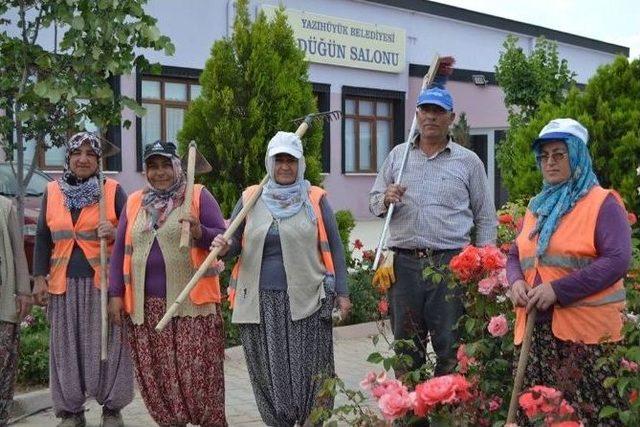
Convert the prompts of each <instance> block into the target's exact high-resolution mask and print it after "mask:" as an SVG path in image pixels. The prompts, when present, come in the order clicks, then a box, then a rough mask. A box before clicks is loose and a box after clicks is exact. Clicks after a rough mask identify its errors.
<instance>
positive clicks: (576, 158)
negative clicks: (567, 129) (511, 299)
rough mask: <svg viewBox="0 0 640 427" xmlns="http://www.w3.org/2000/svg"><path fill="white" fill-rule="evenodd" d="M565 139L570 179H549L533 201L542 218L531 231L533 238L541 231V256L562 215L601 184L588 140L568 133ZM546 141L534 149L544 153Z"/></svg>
mask: <svg viewBox="0 0 640 427" xmlns="http://www.w3.org/2000/svg"><path fill="white" fill-rule="evenodd" d="M564 141H565V144H566V145H567V151H568V153H569V166H570V167H571V175H570V176H569V179H568V180H566V181H564V182H561V183H559V184H550V183H548V182H546V181H545V182H544V183H543V186H542V191H540V193H538V195H537V196H535V197H534V198H533V199H531V202H529V210H531V212H532V213H533V214H534V215H536V217H537V218H538V219H537V222H536V226H535V228H534V229H533V231H532V232H531V234H530V235H529V238H530V239H532V238H533V237H534V236H535V235H536V234H538V235H539V238H538V249H537V251H536V255H537V256H541V255H542V254H544V253H545V251H546V250H547V246H549V240H551V236H552V235H553V233H554V231H555V230H556V228H557V227H558V223H559V222H560V220H561V219H562V217H563V216H564V215H565V214H567V213H568V212H570V211H571V209H573V207H574V206H575V205H576V203H577V202H578V201H579V200H580V199H581V198H582V197H584V196H585V195H586V194H587V193H588V192H589V190H590V189H591V188H592V187H594V186H596V185H599V183H598V178H597V177H596V174H595V173H594V172H593V167H592V165H591V156H590V155H589V150H588V149H587V144H586V143H584V142H582V140H580V139H579V138H577V137H575V136H567V137H566V138H564ZM543 144H544V141H542V143H541V142H538V143H536V144H535V145H534V147H533V150H534V152H535V153H536V155H539V154H540V148H541V146H542V145H543ZM538 168H539V169H541V165H540V162H538Z"/></svg>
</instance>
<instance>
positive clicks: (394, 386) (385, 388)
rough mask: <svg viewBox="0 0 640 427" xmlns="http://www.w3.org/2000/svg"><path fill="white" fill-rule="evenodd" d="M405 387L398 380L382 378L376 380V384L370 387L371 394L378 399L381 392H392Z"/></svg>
mask: <svg viewBox="0 0 640 427" xmlns="http://www.w3.org/2000/svg"><path fill="white" fill-rule="evenodd" d="M401 389H406V387H405V386H404V385H402V383H401V382H400V381H398V380H384V381H378V382H377V384H376V385H374V386H373V388H372V389H371V394H373V397H375V398H376V399H380V398H381V397H382V395H383V394H386V393H393V392H396V391H397V390H401Z"/></svg>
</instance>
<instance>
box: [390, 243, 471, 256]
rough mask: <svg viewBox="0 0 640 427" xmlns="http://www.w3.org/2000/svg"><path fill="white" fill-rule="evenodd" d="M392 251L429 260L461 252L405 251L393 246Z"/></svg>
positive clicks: (449, 250)
mask: <svg viewBox="0 0 640 427" xmlns="http://www.w3.org/2000/svg"><path fill="white" fill-rule="evenodd" d="M389 249H391V250H392V251H394V252H398V253H400V254H404V255H410V256H412V257H415V258H429V257H433V256H438V255H444V254H450V253H453V252H460V249H431V248H419V249H405V248H398V247H397V246H392V247H391V248H389Z"/></svg>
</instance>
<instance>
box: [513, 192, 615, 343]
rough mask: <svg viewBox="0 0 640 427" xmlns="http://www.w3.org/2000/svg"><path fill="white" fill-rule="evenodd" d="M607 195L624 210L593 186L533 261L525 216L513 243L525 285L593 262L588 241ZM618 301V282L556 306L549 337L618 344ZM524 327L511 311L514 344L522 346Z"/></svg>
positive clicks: (522, 317) (521, 316)
mask: <svg viewBox="0 0 640 427" xmlns="http://www.w3.org/2000/svg"><path fill="white" fill-rule="evenodd" d="M609 194H613V195H614V197H615V198H616V200H617V201H618V203H620V204H621V205H622V206H624V204H623V203H622V200H621V198H620V196H619V195H618V194H617V193H615V192H613V191H609V190H605V189H603V188H601V187H593V188H592V189H591V190H590V191H589V192H588V193H587V195H585V196H584V197H583V198H582V199H581V200H579V201H578V203H576V205H575V207H574V208H573V209H572V210H571V211H570V212H569V213H567V214H566V215H565V216H564V217H563V218H562V220H561V221H560V222H559V224H558V227H557V229H556V230H555V232H554V233H553V235H552V237H551V240H550V241H549V246H548V248H547V251H546V252H545V254H544V255H542V256H540V257H537V256H536V249H537V243H538V238H537V237H535V238H534V239H532V240H530V239H529V237H528V236H529V235H530V233H531V231H532V230H533V229H534V227H535V223H536V218H535V216H534V215H533V214H532V213H531V212H530V211H527V213H526V215H525V219H524V223H523V227H522V231H521V232H520V234H519V235H518V237H517V239H516V243H517V245H518V252H519V256H520V266H521V268H522V272H523V274H524V277H525V280H526V281H527V283H529V284H533V283H535V280H536V276H537V275H538V274H539V275H540V278H541V279H542V280H541V283H551V282H552V281H554V280H557V279H560V278H562V277H565V276H566V275H568V274H570V273H571V272H573V271H576V270H580V269H582V268H584V267H586V266H588V265H589V264H590V263H591V262H592V261H593V260H594V259H595V258H596V257H597V249H596V247H595V241H594V236H595V229H596V222H597V218H598V213H599V212H600V208H601V206H602V203H604V200H605V199H606V198H607V196H608V195H609ZM624 301H625V290H624V286H623V284H622V280H619V281H617V282H615V283H613V284H611V286H609V287H607V288H606V289H604V290H602V291H600V292H597V293H595V294H593V295H589V296H587V297H585V298H583V299H581V300H579V301H576V302H575V303H573V304H571V305H568V306H560V305H558V304H556V305H555V306H554V309H553V318H552V322H551V328H552V331H553V334H554V336H555V337H556V338H558V339H561V340H564V341H572V342H581V343H585V344H597V343H600V342H603V341H609V342H611V341H618V340H620V339H621V338H622V336H621V328H622V319H621V316H620V312H621V310H622V309H623V308H624ZM525 323H526V312H525V310H524V308H522V307H516V325H515V339H514V342H515V343H516V344H520V343H521V342H522V337H523V336H524V326H525Z"/></svg>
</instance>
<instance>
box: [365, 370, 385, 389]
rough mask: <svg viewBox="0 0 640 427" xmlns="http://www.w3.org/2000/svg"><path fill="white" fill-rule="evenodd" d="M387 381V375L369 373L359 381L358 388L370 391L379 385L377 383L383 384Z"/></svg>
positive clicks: (383, 373)
mask: <svg viewBox="0 0 640 427" xmlns="http://www.w3.org/2000/svg"><path fill="white" fill-rule="evenodd" d="M386 379H387V373H386V372H384V371H383V372H381V373H380V374H376V373H375V372H373V371H370V372H369V373H368V374H367V376H366V377H364V378H363V379H362V381H360V387H362V388H363V389H365V390H371V389H372V388H373V387H374V386H377V385H379V383H383V382H384V381H386Z"/></svg>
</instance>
